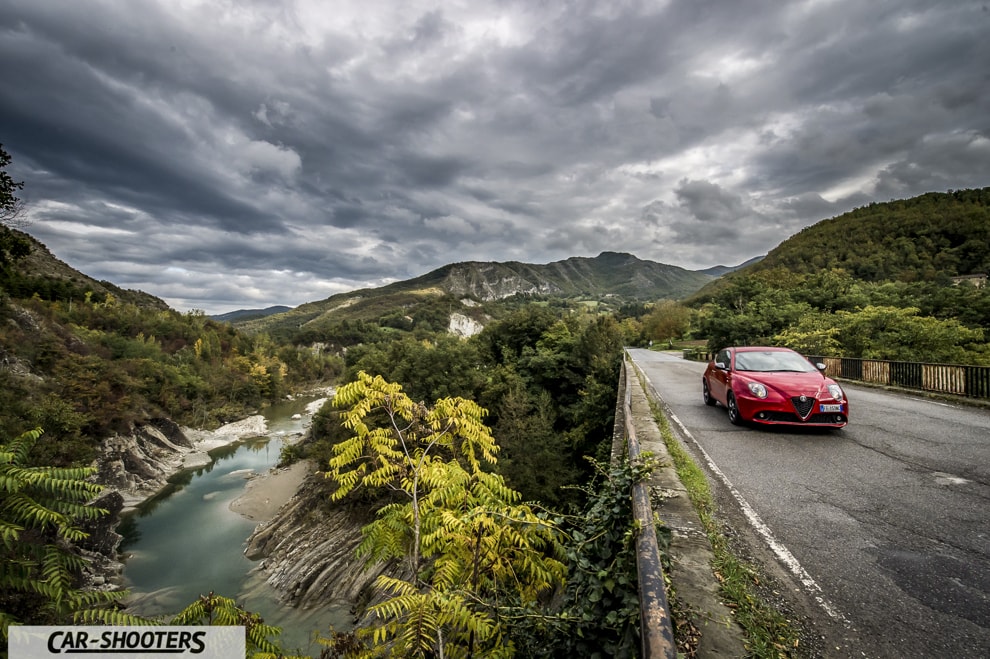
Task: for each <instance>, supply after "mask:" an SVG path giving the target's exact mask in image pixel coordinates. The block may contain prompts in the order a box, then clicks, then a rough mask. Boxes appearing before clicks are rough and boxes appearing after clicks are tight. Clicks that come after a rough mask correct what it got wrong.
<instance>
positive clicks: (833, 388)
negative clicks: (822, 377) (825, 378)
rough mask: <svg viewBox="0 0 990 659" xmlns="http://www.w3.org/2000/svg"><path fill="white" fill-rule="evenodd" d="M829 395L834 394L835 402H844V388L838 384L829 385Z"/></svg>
mask: <svg viewBox="0 0 990 659" xmlns="http://www.w3.org/2000/svg"><path fill="white" fill-rule="evenodd" d="M828 393H830V394H832V398H834V399H835V400H842V399H843V398H844V396H843V395H842V388H841V387H840V386H839V385H837V384H830V385H828Z"/></svg>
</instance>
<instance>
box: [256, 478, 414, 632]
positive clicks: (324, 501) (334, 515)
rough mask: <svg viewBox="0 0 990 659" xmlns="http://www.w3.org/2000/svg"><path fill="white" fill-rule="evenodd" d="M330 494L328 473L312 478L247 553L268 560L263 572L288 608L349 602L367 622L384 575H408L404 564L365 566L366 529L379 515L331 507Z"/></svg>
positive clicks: (262, 527) (364, 509)
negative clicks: (359, 553) (361, 555)
mask: <svg viewBox="0 0 990 659" xmlns="http://www.w3.org/2000/svg"><path fill="white" fill-rule="evenodd" d="M330 492H331V489H330V486H329V483H328V482H327V481H326V479H325V478H324V476H323V474H322V472H316V473H313V474H311V475H310V476H308V477H307V479H306V481H305V482H304V483H303V485H302V486H301V487H300V488H299V490H298V491H297V493H296V495H295V496H294V497H293V498H292V499H290V500H289V502H288V503H286V504H285V505H284V506H283V507H282V508H281V509H280V510H279V512H278V513H277V514H276V515H275V517H274V518H273V519H271V520H270V521H268V522H265V523H262V524H259V525H258V527H257V528H256V529H255V531H254V533H253V534H252V535H251V537H250V538H248V543H247V549H246V550H245V553H246V554H247V556H248V557H249V558H252V559H258V558H262V557H263V560H262V561H261V563H260V564H259V568H258V569H260V570H262V571H263V572H264V573H265V574H266V575H267V581H268V584H269V585H271V586H272V587H273V588H275V589H276V590H277V591H278V592H279V593H281V594H282V600H283V601H284V602H285V603H287V604H290V605H292V606H297V607H302V608H308V607H312V606H318V605H320V604H323V603H326V602H329V601H340V600H345V601H347V602H350V603H352V604H353V606H354V612H355V615H356V617H361V615H362V612H363V609H364V607H365V606H366V605H367V604H368V603H369V602H370V601H374V600H376V597H375V591H374V588H373V585H374V581H375V579H376V578H378V575H380V574H383V573H388V574H389V575H391V576H400V577H405V578H408V575H405V574H403V570H402V566H401V565H400V564H399V563H398V562H390V563H386V564H379V565H375V566H371V567H365V566H364V565H362V563H361V562H360V561H359V560H358V559H357V558H356V557H355V551H356V550H357V547H358V545H359V544H360V543H361V528H362V527H363V526H365V525H366V524H368V523H369V522H370V521H372V520H373V519H374V512H373V511H372V510H371V509H370V508H369V506H367V505H364V506H362V505H361V504H340V503H330Z"/></svg>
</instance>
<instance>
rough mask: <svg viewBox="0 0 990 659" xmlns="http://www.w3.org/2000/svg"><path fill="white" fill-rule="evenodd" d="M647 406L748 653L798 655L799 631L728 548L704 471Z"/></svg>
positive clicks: (657, 413) (754, 574) (663, 419)
mask: <svg viewBox="0 0 990 659" xmlns="http://www.w3.org/2000/svg"><path fill="white" fill-rule="evenodd" d="M650 408H651V410H652V411H653V416H654V418H655V419H656V421H657V425H658V426H659V427H660V432H661V434H662V436H663V440H664V443H665V444H666V445H667V450H668V451H669V452H670V456H671V460H672V461H673V463H674V469H675V470H676V471H677V475H678V477H679V478H680V480H681V483H682V484H683V485H684V488H685V489H686V490H687V492H688V496H689V497H690V498H691V502H692V504H694V508H695V510H696V511H697V512H698V516H699V517H700V518H701V523H702V525H703V526H704V528H705V533H706V535H707V536H708V541H709V542H710V543H711V546H712V552H713V554H714V559H713V561H712V566H711V567H712V572H713V573H714V574H715V577H716V578H717V579H718V581H719V583H720V594H721V596H722V600H723V602H724V603H725V604H726V606H728V607H729V608H730V609H732V610H733V612H734V614H735V618H736V621H737V622H738V623H739V625H740V626H741V627H742V629H743V633H744V634H745V638H746V649H747V651H748V653H749V655H748V656H750V657H761V658H763V657H766V658H770V657H773V658H780V657H795V656H800V655H799V653H798V647H799V635H798V632H797V631H796V630H795V629H794V628H793V627H792V626H791V624H790V622H789V621H788V620H787V619H786V618H785V617H784V616H783V615H782V614H781V613H780V612H779V611H777V610H776V609H774V608H773V607H772V606H770V605H769V604H768V603H766V602H765V601H763V599H762V598H761V597H760V594H759V588H758V586H759V576H758V574H757V572H756V570H754V569H753V568H752V567H750V566H749V565H748V564H746V563H745V562H744V561H743V560H741V559H739V558H738V557H736V556H735V555H734V554H733V553H732V549H731V547H730V545H729V541H728V540H727V539H726V537H725V535H723V534H722V532H721V530H720V528H719V522H718V520H717V518H716V510H717V508H716V505H715V500H714V498H713V497H712V492H711V489H710V488H709V486H708V479H707V478H706V477H705V474H704V472H703V471H702V470H701V468H700V467H698V465H697V464H695V462H694V460H693V459H692V458H691V456H690V455H689V454H688V453H687V451H686V450H685V449H684V448H683V447H682V446H681V444H680V442H679V441H677V439H676V438H675V437H674V434H673V433H672V432H671V430H670V425H669V423H668V422H667V417H666V416H664V414H663V411H662V410H660V409H659V408H658V407H657V406H656V405H655V404H654V403H653V401H650Z"/></svg>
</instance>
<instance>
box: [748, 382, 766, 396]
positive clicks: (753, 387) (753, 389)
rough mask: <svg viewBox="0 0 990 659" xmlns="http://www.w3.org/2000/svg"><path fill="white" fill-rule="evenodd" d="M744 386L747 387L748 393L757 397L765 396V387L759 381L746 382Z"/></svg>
mask: <svg viewBox="0 0 990 659" xmlns="http://www.w3.org/2000/svg"><path fill="white" fill-rule="evenodd" d="M746 386H748V387H749V391H750V393H751V394H753V395H754V396H756V397H757V398H766V397H767V388H766V387H764V386H763V385H762V384H760V383H759V382H748V383H747V384H746Z"/></svg>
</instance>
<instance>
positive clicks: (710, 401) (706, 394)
mask: <svg viewBox="0 0 990 659" xmlns="http://www.w3.org/2000/svg"><path fill="white" fill-rule="evenodd" d="M701 397H702V398H704V399H705V405H715V398H713V397H712V392H711V391H709V390H708V380H705V379H704V378H702V380H701Z"/></svg>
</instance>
